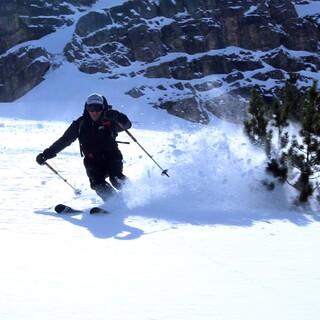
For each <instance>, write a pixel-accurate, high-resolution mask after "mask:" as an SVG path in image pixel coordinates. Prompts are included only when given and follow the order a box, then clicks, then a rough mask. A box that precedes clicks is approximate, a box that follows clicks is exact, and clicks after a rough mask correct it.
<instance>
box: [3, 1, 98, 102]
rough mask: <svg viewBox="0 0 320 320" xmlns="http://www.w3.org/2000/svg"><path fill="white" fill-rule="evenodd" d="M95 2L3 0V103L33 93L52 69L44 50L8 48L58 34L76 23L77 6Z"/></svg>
mask: <svg viewBox="0 0 320 320" xmlns="http://www.w3.org/2000/svg"><path fill="white" fill-rule="evenodd" d="M95 1H96V0H65V1H60V0H46V1H43V0H28V1H27V0H10V1H7V0H6V1H5V0H3V1H0V39H1V41H0V101H2V102H7V101H14V100H15V99H17V98H19V97H21V96H22V95H24V94H25V93H26V92H28V91H29V90H31V89H32V88H33V87H34V86H35V85H37V84H38V83H39V82H40V81H42V79H43V75H44V74H45V72H46V71H47V70H48V69H49V67H50V65H51V62H50V55H49V54H48V53H47V52H46V51H45V50H44V49H43V48H30V47H25V48H21V49H19V50H16V51H12V50H11V51H12V52H11V53H10V54H6V53H5V52H6V51H7V49H9V48H12V47H13V46H15V45H17V44H20V43H23V42H25V41H29V40H36V39H40V38H41V37H43V36H45V35H47V34H49V33H52V32H55V31H56V29H57V28H58V27H61V26H63V25H70V24H72V23H73V21H72V18H71V15H72V14H74V13H75V12H74V9H73V8H74V7H72V6H70V5H69V4H72V5H73V6H78V7H79V6H81V5H91V4H93V3H94V2H95Z"/></svg>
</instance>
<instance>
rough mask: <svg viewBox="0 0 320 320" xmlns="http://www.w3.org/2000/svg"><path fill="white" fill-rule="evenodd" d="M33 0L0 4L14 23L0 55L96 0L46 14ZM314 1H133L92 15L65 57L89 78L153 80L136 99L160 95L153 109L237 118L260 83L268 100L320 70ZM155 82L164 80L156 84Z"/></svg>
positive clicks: (5, 31)
mask: <svg viewBox="0 0 320 320" xmlns="http://www.w3.org/2000/svg"><path fill="white" fill-rule="evenodd" d="M33 1H34V3H37V5H35V6H34V7H33V8H31V9H30V10H31V11H30V12H28V13H24V11H23V10H25V9H23V7H24V6H23V2H24V1H22V0H16V2H13V4H11V5H2V6H0V15H1V16H4V15H5V14H4V13H6V16H7V17H11V18H8V19H9V20H10V23H9V24H7V25H6V24H4V23H1V24H0V35H5V41H4V42H2V44H1V45H0V52H1V51H2V52H4V51H5V50H7V49H8V48H10V47H11V46H13V45H14V44H16V43H19V42H23V41H26V40H28V39H36V38H39V37H41V36H43V35H44V34H47V33H49V32H54V30H55V28H58V27H59V26H61V25H67V24H70V23H73V22H72V19H69V18H68V16H69V15H70V14H72V12H73V11H72V10H73V7H74V6H75V5H77V6H78V7H79V6H83V5H91V4H92V3H94V1H89V0H87V1H70V0H69V1H64V2H63V4H61V5H58V4H57V3H60V2H58V1H54V0H51V1H47V3H49V6H48V8H46V9H45V8H43V7H41V6H40V3H42V1H41V0H33ZM307 3H308V1H303V2H302V1H300V0H296V1H289V0H281V1H280V0H267V1H262V0H241V1H240V0H228V1H225V0H132V1H127V2H124V3H123V4H121V5H118V6H114V7H112V8H109V9H105V10H98V11H90V10H89V11H88V12H87V13H86V14H84V15H83V16H82V17H81V18H80V19H79V20H78V21H76V22H75V23H76V27H75V31H74V34H73V36H72V39H70V42H69V43H68V44H67V45H66V47H65V49H64V55H65V57H66V59H67V60H68V61H69V62H71V63H73V64H75V65H77V67H78V68H79V70H80V71H82V72H84V73H88V74H93V73H98V72H99V73H104V74H105V76H106V77H108V78H111V79H117V78H119V77H130V78H134V77H144V78H145V80H146V81H145V83H146V85H144V86H142V87H141V86H140V87H133V88H132V89H131V90H129V91H128V92H127V93H128V94H130V95H131V96H132V97H135V98H137V99H141V98H147V97H148V93H149V92H151V91H152V92H153V93H154V92H158V95H157V94H153V95H152V96H153V97H155V96H158V98H156V99H154V100H152V99H151V100H150V101H149V103H150V104H151V105H152V106H154V107H158V108H162V109H166V110H168V112H170V113H172V114H175V115H178V116H181V117H183V118H186V119H188V120H191V121H197V122H202V123H207V122H208V121H209V118H210V114H211V113H214V114H216V115H218V116H220V117H224V118H226V119H228V120H233V121H238V120H241V119H242V118H243V117H244V116H245V109H246V103H245V101H244V100H243V99H241V98H242V97H247V95H248V92H249V90H250V88H251V87H252V85H253V83H258V84H259V86H260V87H261V90H262V91H263V93H264V94H265V95H266V96H268V95H272V93H273V92H274V90H276V88H277V87H279V86H281V85H283V83H284V81H285V79H286V78H287V77H288V73H290V72H297V73H299V75H300V84H301V85H302V86H303V85H307V84H310V81H312V78H313V75H314V74H315V73H317V72H319V69H320V55H319V49H320V45H319V43H320V15H319V12H316V13H315V14H312V15H304V16H299V14H298V12H297V6H298V5H303V4H307ZM319 5H320V2H319ZM35 8H36V9H35ZM40 9H41V10H44V11H41V10H40ZM319 11H320V10H319ZM40 12H41V18H39V15H40ZM10 15H11V16H10ZM31 25H32V26H33V27H31ZM34 26H36V27H34ZM43 54H44V55H46V54H45V53H43ZM46 56H48V54H47V55H46ZM1 59H4V58H1V56H0V69H1ZM48 60H50V58H48ZM132 66H135V67H134V68H132ZM0 74H1V71H0ZM152 79H159V82H160V83H161V84H158V85H156V86H154V85H152V84H151V80H152ZM253 80H254V81H253ZM219 93H220V94H219ZM227 93H229V94H227ZM7 94H8V93H3V94H2V95H1V92H0V99H1V100H4V99H7V100H8V98H7V96H6V95H7ZM12 98H14V95H12ZM226 105H228V108H229V109H228V110H224V109H225V108H226Z"/></svg>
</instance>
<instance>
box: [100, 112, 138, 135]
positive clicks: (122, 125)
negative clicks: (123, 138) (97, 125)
mask: <svg viewBox="0 0 320 320" xmlns="http://www.w3.org/2000/svg"><path fill="white" fill-rule="evenodd" d="M106 120H109V121H111V122H112V124H113V128H114V130H115V131H116V132H121V131H124V130H128V129H130V128H131V126H132V123H131V121H130V120H129V118H128V117H127V116H126V115H125V114H124V113H121V112H119V111H117V110H109V111H107V114H106Z"/></svg>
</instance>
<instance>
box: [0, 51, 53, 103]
mask: <svg viewBox="0 0 320 320" xmlns="http://www.w3.org/2000/svg"><path fill="white" fill-rule="evenodd" d="M49 68H50V56H49V54H48V53H47V52H46V51H45V50H44V49H43V48H37V47H23V48H20V49H19V50H18V51H16V52H13V53H10V54H8V55H5V56H2V57H1V58H0V79H1V82H2V83H0V101H3V102H11V101H14V100H16V99H17V98H19V97H21V96H23V95H24V94H25V93H27V92H28V91H29V90H30V89H32V88H33V87H34V86H36V85H37V84H39V83H40V82H41V81H42V80H43V76H44V75H45V73H46V72H47V71H48V69H49Z"/></svg>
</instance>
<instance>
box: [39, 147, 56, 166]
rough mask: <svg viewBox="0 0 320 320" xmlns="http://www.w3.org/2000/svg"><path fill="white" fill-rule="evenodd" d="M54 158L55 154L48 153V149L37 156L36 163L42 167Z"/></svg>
mask: <svg viewBox="0 0 320 320" xmlns="http://www.w3.org/2000/svg"><path fill="white" fill-rule="evenodd" d="M55 156H56V154H55V153H53V152H52V151H50V149H49V148H48V149H45V150H44V151H43V152H42V153H39V154H38V155H37V157H36V161H37V162H38V164H40V165H41V166H42V165H44V163H45V162H46V161H47V160H48V159H51V158H54V157H55Z"/></svg>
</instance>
